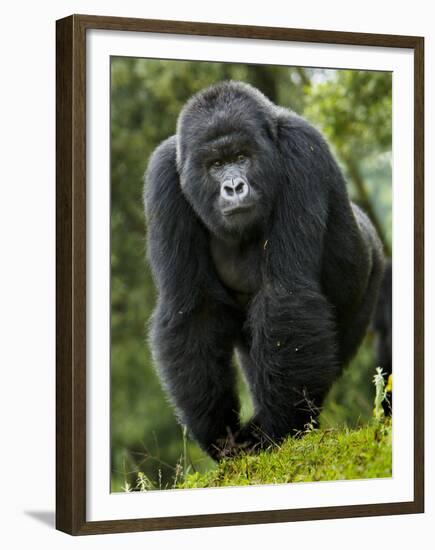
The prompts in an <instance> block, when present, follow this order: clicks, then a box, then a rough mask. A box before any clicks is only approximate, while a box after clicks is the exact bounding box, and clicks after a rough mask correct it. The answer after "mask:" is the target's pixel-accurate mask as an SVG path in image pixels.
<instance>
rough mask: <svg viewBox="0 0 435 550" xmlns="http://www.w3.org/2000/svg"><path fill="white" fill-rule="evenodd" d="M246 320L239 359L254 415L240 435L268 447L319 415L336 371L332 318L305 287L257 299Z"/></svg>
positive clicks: (318, 296) (322, 301)
mask: <svg viewBox="0 0 435 550" xmlns="http://www.w3.org/2000/svg"><path fill="white" fill-rule="evenodd" d="M250 319H251V322H250V326H251V329H250V330H251V342H250V349H249V351H248V347H245V348H244V347H243V346H242V347H241V348H239V357H240V358H241V362H242V366H243V368H244V370H245V372H246V376H247V379H248V382H249V384H250V388H251V392H252V396H253V401H254V407H255V415H254V418H253V419H252V421H251V422H250V423H249V424H248V425H247V426H245V427H244V428H243V429H242V431H241V434H240V439H241V440H242V439H246V440H248V441H250V442H251V443H252V445H253V446H254V447H255V445H260V446H268V445H269V444H270V443H271V442H272V441H275V442H279V441H281V440H282V439H283V438H284V437H286V436H287V435H295V433H296V432H298V431H300V430H303V429H304V426H305V425H306V424H307V423H309V422H310V421H311V420H315V419H316V418H317V416H318V414H319V407H320V406H321V404H322V402H323V399H324V398H325V395H326V393H327V392H328V390H329V388H330V386H331V384H332V382H333V381H334V380H335V379H336V378H337V375H338V374H339V372H340V367H339V364H338V361H337V343H336V334H335V322H334V318H333V314H332V311H331V306H330V305H329V303H328V301H327V300H326V299H325V298H324V297H323V296H322V295H321V294H320V293H318V292H316V291H313V290H309V289H307V288H299V289H297V288H294V289H293V290H292V291H291V292H290V293H285V294H284V293H271V292H269V294H268V295H266V296H262V297H259V299H258V300H257V299H256V301H255V302H254V304H253V305H252V308H251V311H250Z"/></svg>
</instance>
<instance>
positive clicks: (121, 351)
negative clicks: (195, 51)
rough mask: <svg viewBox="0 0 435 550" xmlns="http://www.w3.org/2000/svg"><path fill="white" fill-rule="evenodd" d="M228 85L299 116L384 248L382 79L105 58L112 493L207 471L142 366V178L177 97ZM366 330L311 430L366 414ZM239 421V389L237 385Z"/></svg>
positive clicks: (386, 198) (386, 99)
mask: <svg viewBox="0 0 435 550" xmlns="http://www.w3.org/2000/svg"><path fill="white" fill-rule="evenodd" d="M226 79H233V80H241V81H244V82H248V83H250V84H252V85H253V86H255V87H257V88H259V89H260V90H261V91H262V92H263V93H264V94H265V95H266V96H267V97H269V99H271V100H272V101H273V102H275V103H277V104H279V105H282V106H285V107H287V108H289V109H292V110H294V111H296V112H297V113H299V114H301V115H303V116H304V117H306V118H307V119H308V120H309V121H310V122H311V123H312V124H314V125H315V126H316V127H317V128H319V129H320V130H321V131H322V132H323V133H324V135H325V136H326V138H327V139H328V140H329V142H330V144H331V147H332V148H333V150H334V152H335V154H336V156H337V159H338V161H339V163H340V165H341V167H342V169H343V171H344V173H345V174H346V176H347V179H348V183H349V193H350V195H351V197H352V199H353V200H354V201H355V202H357V203H358V204H359V205H360V206H362V208H363V209H364V210H365V211H366V212H367V213H368V215H369V216H370V218H371V219H372V221H373V223H374V224H375V226H376V228H377V229H378V232H379V234H380V236H381V239H382V241H383V243H384V247H385V250H386V253H387V255H389V254H390V251H391V221H392V220H391V214H392V212H391V114H392V110H391V101H392V99H391V92H392V86H391V84H392V78H391V73H385V72H372V71H350V70H332V69H328V70H325V69H307V68H299V67H298V68H294V67H282V66H266V65H245V64H228V63H210V62H196V61H195V62H190V61H189V62H187V61H161V60H147V59H136V58H126V57H113V58H112V62H111V308H112V309H111V329H112V340H111V344H112V348H111V352H112V353H111V460H112V491H122V490H126V488H128V487H134V486H135V485H136V479H137V472H138V471H140V472H143V473H144V476H143V477H142V481H143V484H144V485H145V488H156V489H159V488H162V489H164V488H171V487H173V485H174V480H176V478H177V476H178V474H179V471H180V470H181V469H182V468H183V469H184V471H186V470H189V471H195V470H197V471H200V472H201V471H205V470H207V469H208V468H210V467H213V462H212V461H211V460H210V459H208V458H207V457H206V456H205V455H204V454H203V453H202V452H201V451H200V450H199V449H198V447H197V446H196V445H195V444H194V443H193V442H191V441H187V439H186V438H185V437H184V435H183V431H182V428H181V427H180V426H179V425H178V424H177V423H176V421H175V417H174V414H173V411H172V410H171V408H170V406H169V405H168V402H167V400H166V398H165V396H164V394H163V392H162V389H161V388H160V384H159V381H158V378H157V376H156V374H155V372H154V370H153V365H152V360H151V356H150V350H149V347H148V344H147V323H148V319H149V316H150V313H151V311H152V309H153V306H154V302H155V290H154V286H153V283H152V280H151V276H150V271H149V268H148V265H147V263H146V260H145V235H146V226H145V220H144V214H143V204H142V188H143V174H144V171H145V169H146V166H147V162H148V159H149V156H150V154H151V152H152V151H153V149H154V148H155V147H156V145H157V144H158V143H160V142H161V141H162V140H164V139H165V138H167V137H168V136H170V135H172V134H173V133H174V132H175V125H176V120H177V116H178V114H179V112H180V109H181V108H182V106H183V104H184V102H185V101H186V100H187V99H188V98H189V97H190V96H191V95H192V94H193V93H195V92H197V91H198V90H200V89H202V88H204V87H205V86H209V85H210V84H213V83H215V82H218V81H221V80H226ZM375 367H376V364H375V357H374V351H373V335H371V334H370V333H369V334H368V335H367V337H366V339H365V341H364V344H363V345H362V347H361V349H360V351H359V353H358V355H357V357H356V358H355V359H354V360H353V361H352V363H351V365H350V366H349V367H348V368H347V369H346V371H345V372H344V373H343V376H342V377H341V378H340V380H338V381H337V382H336V384H335V385H334V387H333V388H332V390H331V392H330V394H329V396H328V399H327V401H326V403H325V406H324V409H323V411H322V414H321V417H320V425H321V426H324V427H331V426H343V425H347V426H356V425H359V424H362V423H365V422H367V420H368V419H369V418H370V417H371V415H372V407H373V392H374V389H373V386H372V383H371V379H372V376H373V374H374V370H375ZM240 391H241V393H242V396H243V404H244V405H243V415H244V416H247V415H249V411H250V401H249V394H248V391H247V389H246V386H245V385H244V383H243V380H242V379H240Z"/></svg>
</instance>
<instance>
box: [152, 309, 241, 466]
mask: <svg viewBox="0 0 435 550" xmlns="http://www.w3.org/2000/svg"><path fill="white" fill-rule="evenodd" d="M232 324H233V322H232V320H231V317H230V316H228V314H227V313H226V312H225V311H223V310H222V309H221V308H218V306H207V307H206V306H202V307H201V308H200V309H199V310H196V311H193V312H183V311H178V312H175V313H171V312H170V311H169V308H168V307H167V306H166V304H164V303H162V304H159V306H158V307H157V309H156V311H155V313H154V316H153V320H152V330H151V346H152V349H153V352H154V357H155V360H156V363H157V366H158V370H159V374H160V376H161V379H162V382H163V384H164V386H165V388H166V390H167V392H168V395H169V397H170V399H171V401H172V403H173V404H174V405H175V408H176V410H177V413H178V418H179V420H180V422H181V423H182V424H184V425H186V426H187V428H188V430H189V432H190V434H191V435H192V436H193V437H194V439H196V441H197V442H198V443H199V445H200V446H201V447H202V448H203V449H204V450H205V451H206V452H207V453H209V454H210V455H211V456H212V457H213V458H220V457H221V456H223V455H224V454H225V452H226V448H227V447H228V445H229V444H230V442H231V440H232V434H233V433H236V432H237V431H238V429H239V401H238V397H237V395H236V381H235V371H234V368H233V366H232V364H231V357H232V350H233V337H234V327H233V326H232Z"/></svg>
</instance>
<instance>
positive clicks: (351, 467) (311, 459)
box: [177, 420, 392, 488]
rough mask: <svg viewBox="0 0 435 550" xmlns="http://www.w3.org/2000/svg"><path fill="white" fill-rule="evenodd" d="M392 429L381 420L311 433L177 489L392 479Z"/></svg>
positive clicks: (187, 480)
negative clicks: (348, 427) (364, 424)
mask: <svg viewBox="0 0 435 550" xmlns="http://www.w3.org/2000/svg"><path fill="white" fill-rule="evenodd" d="M391 429H392V428H391V421H390V420H383V421H382V422H375V421H373V422H372V423H371V424H369V425H367V426H364V427H362V428H359V429H356V430H350V429H347V428H345V429H341V430H339V429H330V430H311V431H309V432H307V433H306V434H305V435H304V436H303V437H301V438H289V439H287V440H286V441H285V442H284V443H283V444H282V445H281V446H280V447H276V448H274V449H270V450H267V451H263V452H262V453H260V454H257V455H249V454H245V455H241V456H239V457H238V458H235V459H234V458H233V459H228V460H224V461H222V462H220V463H218V464H217V465H216V468H215V469H214V470H211V471H208V472H206V473H205V474H199V473H197V472H196V473H191V474H188V475H186V476H185V477H184V478H181V480H180V482H179V483H178V484H177V487H178V488H197V487H230V486H240V485H260V484H261V485H263V484H275V483H293V482H302V481H332V480H345V479H361V478H364V479H367V478H385V477H391V473H392V468H391V462H392V446H391V443H392V441H391V439H392V438H391Z"/></svg>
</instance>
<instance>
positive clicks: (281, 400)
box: [145, 81, 384, 459]
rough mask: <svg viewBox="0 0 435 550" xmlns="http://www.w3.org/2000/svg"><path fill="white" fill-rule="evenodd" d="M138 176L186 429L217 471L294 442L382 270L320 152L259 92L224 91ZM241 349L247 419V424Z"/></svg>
mask: <svg viewBox="0 0 435 550" xmlns="http://www.w3.org/2000/svg"><path fill="white" fill-rule="evenodd" d="M145 179H146V185H145V211H146V218H147V225H148V237H147V238H148V244H147V249H148V258H149V262H150V264H151V268H152V272H153V277H154V281H155V284H156V287H157V290H158V302H157V306H156V309H155V311H154V314H153V317H152V323H151V331H150V342H151V346H152V350H153V354H154V360H155V363H156V365H157V368H158V372H159V375H160V377H161V380H162V382H163V385H164V387H165V389H166V391H167V393H168V395H169V397H170V399H171V402H172V403H173V404H174V406H175V408H176V411H177V415H178V418H179V420H180V422H181V423H183V424H184V425H186V426H187V427H188V430H189V432H190V434H191V435H192V436H193V437H194V438H195V439H196V441H197V442H198V443H199V444H200V446H201V447H202V448H203V449H204V450H205V451H206V452H208V453H209V454H210V455H211V456H212V457H213V458H215V459H219V458H222V457H225V456H229V455H232V454H235V453H236V452H237V451H238V450H240V449H245V450H247V451H250V450H254V449H258V448H264V447H266V446H268V445H270V443H271V442H279V441H281V440H282V439H283V438H284V437H285V436H287V435H289V434H293V435H294V434H295V433H296V432H297V431H300V430H302V429H303V428H304V426H305V425H306V424H307V423H308V422H310V420H312V419H315V418H316V416H317V415H318V413H319V407H320V406H321V404H322V401H323V399H324V397H325V395H326V393H327V392H328V390H329V388H330V386H331V384H332V383H333V382H334V380H336V378H337V377H338V376H339V374H340V372H341V370H342V368H343V366H344V365H345V364H346V363H347V362H348V361H349V359H350V358H351V357H352V356H353V355H354V354H355V352H356V350H357V348H358V346H359V344H360V342H361V339H362V338H363V336H364V334H365V331H366V328H367V325H368V323H369V320H370V317H371V315H372V312H373V309H374V306H375V303H376V299H377V294H378V289H379V285H380V281H381V278H382V273H383V261H384V260H383V253H382V249H381V245H380V242H379V240H378V237H377V235H376V233H375V230H374V229H373V226H372V224H371V223H370V221H369V219H368V218H367V216H366V215H365V214H364V213H363V212H362V211H361V210H360V209H359V208H358V207H357V206H355V205H354V204H352V203H351V202H350V200H349V197H348V194H347V190H346V184H345V181H344V178H343V175H342V173H341V171H340V169H339V168H338V166H337V163H336V161H335V160H334V158H333V157H332V155H331V152H330V150H329V148H328V145H327V144H326V142H325V141H324V139H323V138H322V136H321V135H320V134H319V132H318V131H317V130H315V129H314V128H313V127H312V126H311V125H310V124H308V122H306V121H305V120H304V119H302V118H301V117H299V116H297V115H295V114H294V113H291V112H289V111H288V110H286V109H284V108H281V107H278V106H276V105H274V104H273V103H272V102H271V101H269V100H268V99H267V98H266V97H265V96H264V95H263V94H262V93H261V92H259V91H258V90H256V89H255V88H253V87H251V86H249V85H247V84H244V83H240V82H232V81H230V82H222V83H219V84H217V85H214V86H211V87H210V88H207V89H205V90H203V91H201V92H199V93H198V94H196V95H195V96H193V97H192V98H191V99H190V100H189V101H188V102H187V104H186V105H185V107H184V108H183V110H182V111H181V114H180V116H179V119H178V123H177V131H176V135H174V136H172V137H170V138H169V139H167V140H166V141H164V142H163V143H162V144H161V145H159V146H158V147H157V149H156V150H155V151H154V153H153V155H152V157H151V160H150V162H149V166H148V170H147V173H146V178H145ZM234 350H235V351H236V353H237V357H238V360H239V363H240V365H241V367H242V369H243V371H244V373H245V375H246V379H247V381H248V384H249V387H250V391H251V394H252V398H253V402H254V407H255V414H254V417H253V418H252V419H251V421H250V422H248V423H247V424H246V425H241V424H240V419H239V400H238V395H237V393H236V387H235V386H236V383H235V382H236V373H235V371H234V367H233V365H232V356H233V353H234Z"/></svg>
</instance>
